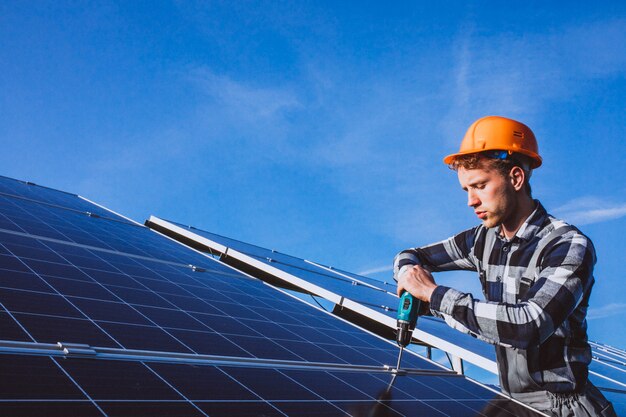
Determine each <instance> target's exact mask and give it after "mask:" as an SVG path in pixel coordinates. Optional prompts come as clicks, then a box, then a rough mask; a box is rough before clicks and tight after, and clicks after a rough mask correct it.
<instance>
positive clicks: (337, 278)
mask: <svg viewBox="0 0 626 417" xmlns="http://www.w3.org/2000/svg"><path fill="white" fill-rule="evenodd" d="M147 224H148V225H150V226H151V227H155V228H156V229H158V230H160V231H162V232H163V233H166V234H167V235H168V236H171V237H172V238H175V239H178V240H181V241H185V242H187V243H191V244H193V243H195V247H197V248H199V249H201V250H208V251H210V252H211V253H214V254H220V255H221V256H222V259H224V260H225V261H226V262H228V263H230V264H232V265H235V266H237V267H238V268H241V269H243V270H246V271H248V272H250V273H252V274H255V273H257V272H258V271H259V269H258V268H260V269H262V271H263V272H269V273H271V274H276V278H280V279H282V280H284V281H285V282H286V283H288V284H294V285H295V286H296V287H299V289H300V290H301V291H310V292H312V293H313V294H315V295H318V296H322V297H326V298H327V299H328V300H330V301H335V302H336V300H341V302H342V303H345V300H344V299H350V300H352V301H355V303H356V304H357V309H358V311H365V312H367V311H368V310H369V311H370V312H376V313H380V314H381V315H380V316H376V315H374V314H370V315H369V317H370V318H371V319H372V320H379V321H380V322H381V323H385V324H387V325H388V326H394V325H395V321H394V319H395V314H396V309H395V305H396V303H397V296H396V295H395V283H389V282H382V281H379V280H375V279H372V278H369V277H364V276H360V275H357V274H353V273H350V272H346V271H342V270H340V269H337V268H334V267H329V266H324V265H321V264H319V263H317V262H313V261H309V260H304V259H301V258H297V257H294V256H291V255H287V254H283V253H281V252H278V251H276V250H270V249H266V248H262V247H259V246H256V245H252V244H249V243H245V242H241V241H238V240H236V239H232V238H228V237H225V236H221V235H218V234H215V233H211V232H208V231H205V230H201V229H198V228H194V227H191V226H185V225H183V224H180V223H177V222H173V221H169V220H162V219H159V218H157V217H154V216H153V217H151V218H150V220H149V221H148V222H147ZM280 272H284V273H285V274H280ZM258 276H259V277H261V278H265V276H264V274H260V275H258ZM298 279H301V280H302V281H300V280H298ZM350 307H352V305H351V306H350ZM359 307H363V308H359ZM381 316H386V317H381ZM386 319H389V320H386ZM418 332H419V334H421V335H426V336H427V337H424V336H421V337H422V338H423V339H422V340H423V341H425V342H426V343H427V344H430V345H432V346H434V347H437V348H441V349H443V350H445V351H446V352H449V353H452V354H455V355H459V356H460V357H462V358H463V359H465V360H468V361H470V362H472V363H474V364H476V365H478V366H481V367H483V368H485V369H487V370H490V371H492V372H497V367H496V364H495V351H494V349H493V347H492V346H490V345H488V344H486V343H484V342H481V341H478V340H476V339H474V338H472V337H470V336H468V335H465V334H462V333H460V332H458V331H456V330H454V329H452V328H450V327H449V326H447V325H446V324H445V322H444V321H443V320H440V319H437V318H434V317H422V318H420V321H419V329H418ZM418 332H416V333H418ZM430 336H436V337H435V338H431V337H430ZM446 342H447V343H446ZM591 348H592V356H593V360H592V362H591V364H590V367H589V378H590V380H591V381H592V382H593V383H594V384H595V385H596V386H597V387H599V388H600V389H601V390H602V392H603V393H604V395H605V396H606V397H607V398H608V399H609V400H611V401H612V402H613V404H614V406H615V409H616V410H617V411H618V414H623V415H626V352H624V351H623V350H620V349H616V348H614V347H610V346H606V345H601V344H598V343H595V342H592V343H591ZM468 352H469V353H472V354H473V355H471V354H468Z"/></svg>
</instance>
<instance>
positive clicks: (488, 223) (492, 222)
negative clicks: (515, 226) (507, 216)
mask: <svg viewBox="0 0 626 417" xmlns="http://www.w3.org/2000/svg"><path fill="white" fill-rule="evenodd" d="M499 224H500V222H499V221H498V220H497V219H489V218H488V219H485V220H483V226H485V227H486V228H487V229H491V228H492V227H496V226H498V225H499Z"/></svg>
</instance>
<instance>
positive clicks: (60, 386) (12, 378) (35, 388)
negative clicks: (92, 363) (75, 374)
mask: <svg viewBox="0 0 626 417" xmlns="http://www.w3.org/2000/svg"><path fill="white" fill-rule="evenodd" d="M0 369H2V378H0V398H1V399H9V400H25V399H43V400H46V399H50V400H51V399H60V400H84V399H86V397H85V396H84V395H83V394H82V393H81V392H80V390H79V389H78V388H77V387H76V385H74V384H73V383H72V381H70V379H69V378H68V377H67V376H66V375H65V374H64V373H63V371H62V370H61V369H59V367H58V366H57V365H56V364H55V363H54V362H53V361H52V360H51V359H50V358H48V357H39V356H18V355H0ZM0 407H1V404H0Z"/></svg>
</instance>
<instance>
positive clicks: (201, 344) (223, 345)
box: [169, 329, 253, 358]
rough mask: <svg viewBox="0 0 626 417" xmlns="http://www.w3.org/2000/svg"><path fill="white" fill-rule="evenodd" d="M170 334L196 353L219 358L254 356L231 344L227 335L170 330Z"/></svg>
mask: <svg viewBox="0 0 626 417" xmlns="http://www.w3.org/2000/svg"><path fill="white" fill-rule="evenodd" d="M169 332H170V333H171V334H172V335H173V336H174V337H176V339H178V340H180V341H181V342H182V343H184V344H185V345H187V346H189V347H190V348H191V349H193V350H194V352H196V353H201V354H205V355H218V356H238V357H244V358H251V357H253V355H252V354H251V353H249V352H246V351H245V350H243V349H242V348H241V347H239V346H238V345H237V344H235V343H234V342H231V341H230V339H229V338H228V336H227V335H220V334H218V333H213V332H196V331H191V330H175V329H170V330H169Z"/></svg>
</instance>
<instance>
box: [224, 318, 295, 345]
mask: <svg viewBox="0 0 626 417" xmlns="http://www.w3.org/2000/svg"><path fill="white" fill-rule="evenodd" d="M239 321H240V322H241V323H243V324H245V325H246V326H247V327H249V328H251V329H254V330H255V331H256V332H258V334H261V335H264V336H266V337H269V338H270V339H273V340H277V339H279V340H281V341H282V340H298V341H304V339H302V337H300V336H298V333H295V332H292V331H290V330H287V329H286V328H285V327H283V326H282V325H280V324H278V323H271V322H267V321H261V320H247V319H240V320H239ZM215 330H216V331H220V330H219V329H215ZM222 330H232V329H228V328H224V329H222Z"/></svg>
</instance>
